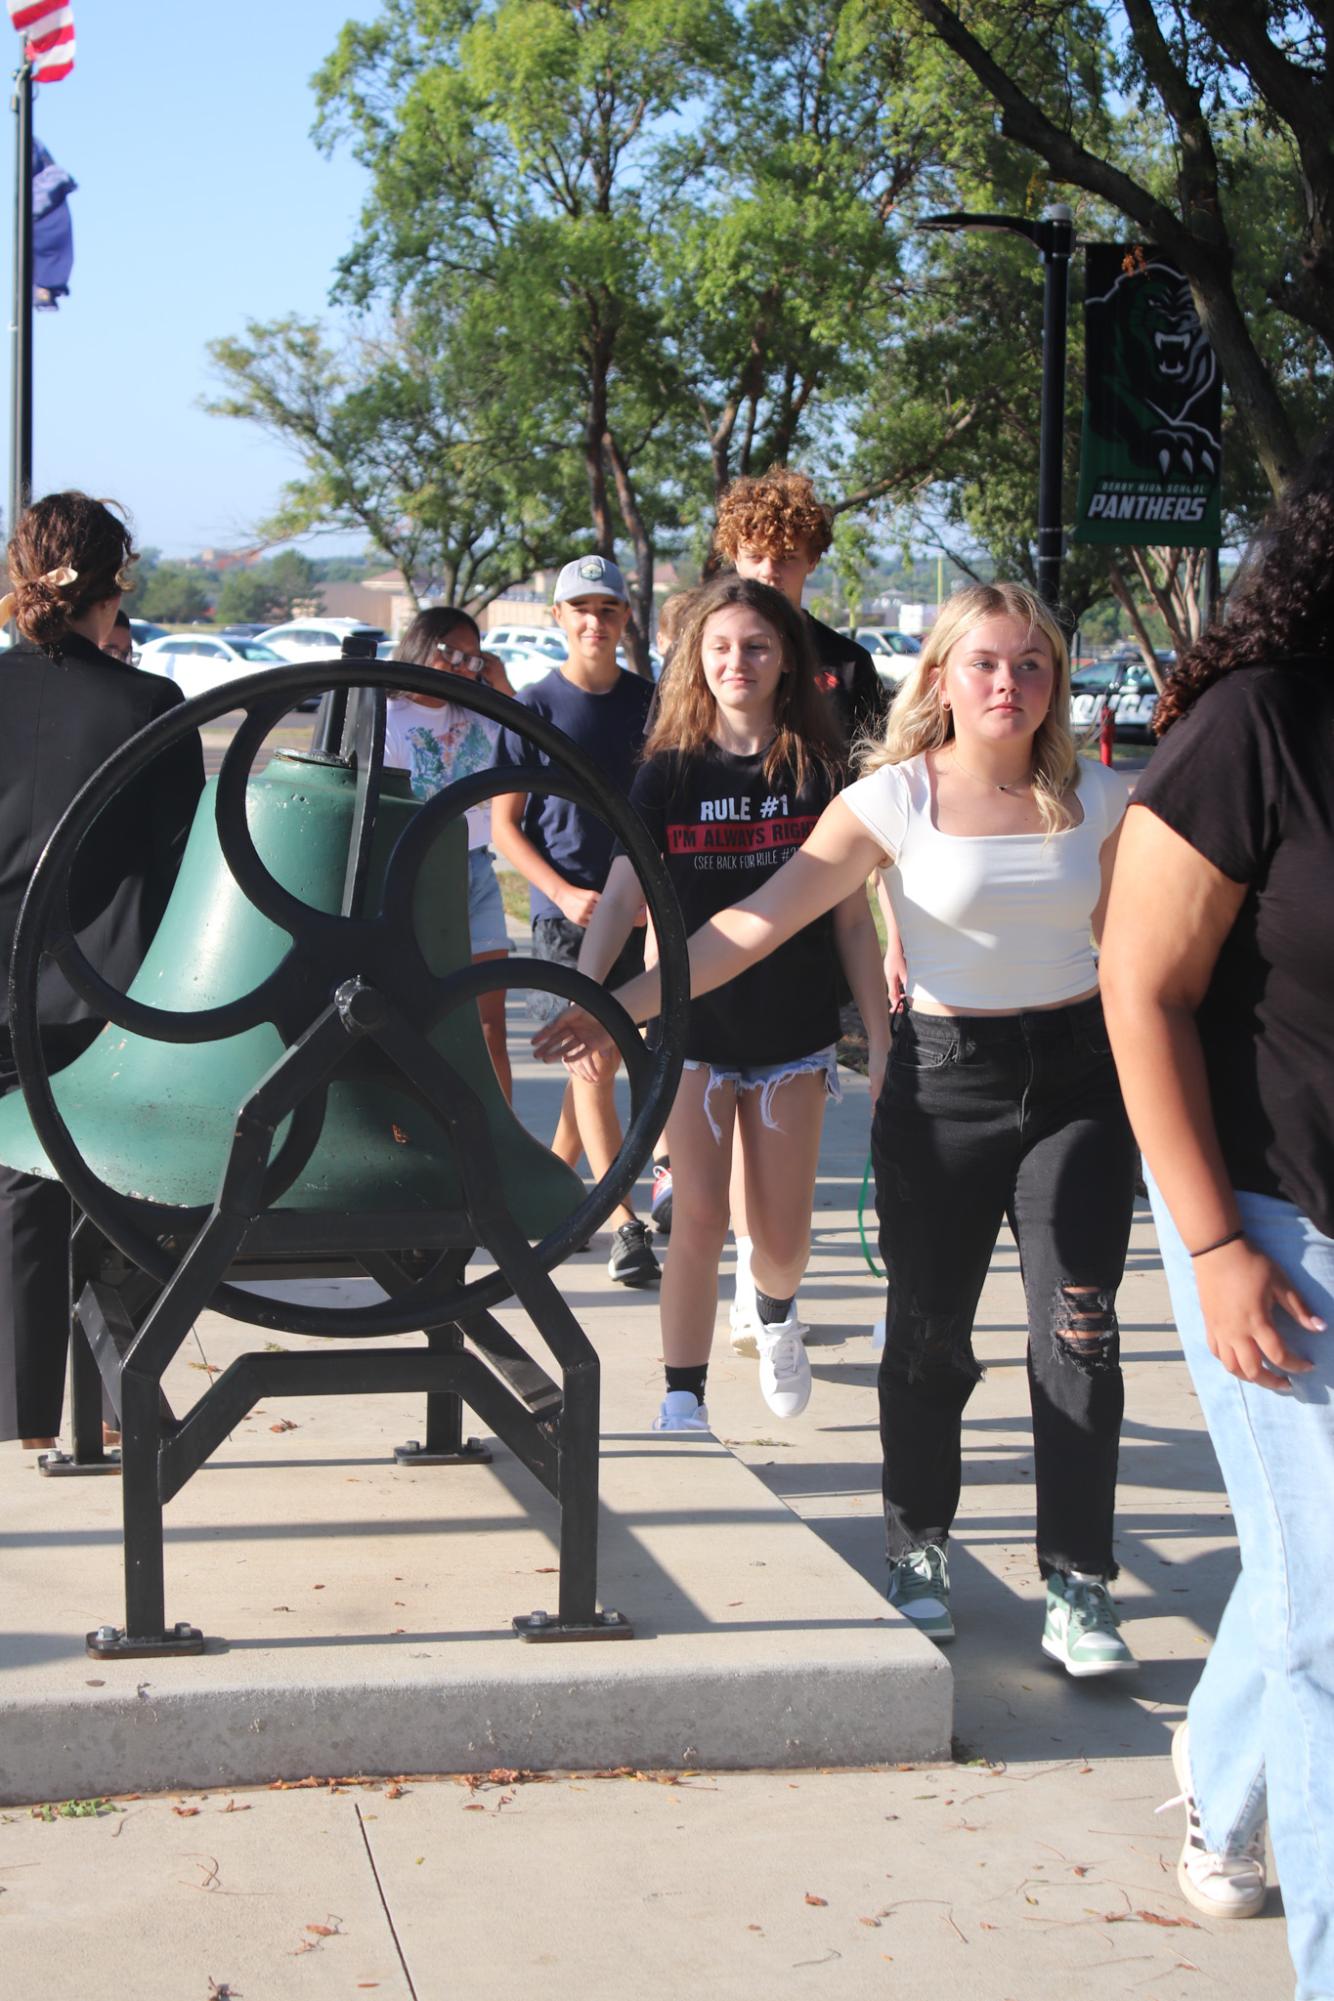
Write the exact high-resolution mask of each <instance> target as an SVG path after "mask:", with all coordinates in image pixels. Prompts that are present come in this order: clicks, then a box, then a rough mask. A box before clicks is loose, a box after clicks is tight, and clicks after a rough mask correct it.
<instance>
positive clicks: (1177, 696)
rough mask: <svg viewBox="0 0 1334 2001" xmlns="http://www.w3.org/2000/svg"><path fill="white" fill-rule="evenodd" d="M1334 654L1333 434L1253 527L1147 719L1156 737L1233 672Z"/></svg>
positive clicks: (1326, 438) (1318, 446)
mask: <svg viewBox="0 0 1334 2001" xmlns="http://www.w3.org/2000/svg"><path fill="white" fill-rule="evenodd" d="M1331 653H1334V430H1331V431H1330V432H1328V433H1327V434H1326V436H1325V437H1324V438H1322V439H1321V441H1320V443H1319V444H1318V445H1317V446H1316V448H1315V450H1314V451H1313V452H1312V453H1311V456H1310V457H1309V458H1308V459H1307V461H1306V463H1305V465H1304V466H1303V467H1302V469H1301V471H1300V472H1299V473H1297V475H1296V476H1295V477H1294V479H1293V480H1292V482H1291V484H1290V485H1289V486H1288V488H1287V490H1286V492H1285V493H1284V494H1283V496H1282V498H1281V499H1280V500H1278V501H1276V502H1275V503H1274V505H1273V506H1272V507H1271V508H1270V510H1269V512H1268V514H1267V515H1266V516H1265V519H1264V522H1263V524H1262V526H1261V528H1260V532H1259V534H1258V535H1257V536H1256V538H1255V540H1254V542H1253V543H1252V544H1251V547H1250V549H1249V550H1248V551H1247V554H1246V559H1245V561H1244V563H1243V564H1242V569H1241V574H1240V576H1239V577H1238V579H1237V581H1236V582H1235V583H1234V584H1233V586H1232V590H1231V592H1230V593H1229V595H1228V602H1227V619H1226V621H1225V622H1224V623H1223V624H1221V625H1212V626H1210V628H1209V630H1208V631H1207V632H1204V633H1202V634H1201V635H1200V637H1199V638H1198V639H1197V640H1196V642H1195V644H1194V645H1193V646H1192V647H1191V648H1190V650H1189V652H1187V653H1183V654H1182V656H1181V658H1180V660H1178V662H1177V664H1176V666H1175V667H1174V668H1173V669H1172V672H1171V673H1170V674H1169V676H1168V678H1167V682H1166V685H1165V686H1164V689H1163V694H1162V699H1161V700H1160V702H1159V704H1158V708H1157V711H1156V713H1155V715H1154V719H1153V727H1154V729H1155V730H1156V732H1157V734H1158V735H1159V736H1162V735H1164V734H1165V732H1166V731H1168V730H1170V729H1171V727H1172V725H1173V723H1177V722H1180V720H1181V718H1182V717H1183V716H1184V715H1185V714H1187V712H1188V711H1189V710H1190V709H1192V708H1193V707H1194V706H1195V704H1196V702H1198V701H1199V699H1200V696H1201V695H1202V694H1203V693H1204V691H1205V689H1206V688H1208V687H1211V686H1212V685H1213V683H1214V682H1215V681H1217V680H1219V679H1220V678H1221V676H1222V675H1224V674H1230V673H1231V672H1232V670H1233V669H1234V668H1235V667H1258V666H1261V665H1264V666H1277V665H1279V664H1280V663H1281V662H1282V661H1283V660H1285V659H1292V658H1295V657H1298V656H1302V655H1310V654H1317V655H1322V656H1325V657H1328V656H1329V655H1330V654H1331Z"/></svg>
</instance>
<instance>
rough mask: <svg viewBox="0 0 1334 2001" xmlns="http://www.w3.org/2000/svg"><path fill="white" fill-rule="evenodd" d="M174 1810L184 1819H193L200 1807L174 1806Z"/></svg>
mask: <svg viewBox="0 0 1334 2001" xmlns="http://www.w3.org/2000/svg"><path fill="white" fill-rule="evenodd" d="M172 1812H173V1813H175V1814H179V1815H180V1817H181V1819H182V1820H193V1819H194V1817H195V1815H196V1814H197V1813H198V1812H199V1808H198V1807H197V1806H174V1807H173V1808H172Z"/></svg>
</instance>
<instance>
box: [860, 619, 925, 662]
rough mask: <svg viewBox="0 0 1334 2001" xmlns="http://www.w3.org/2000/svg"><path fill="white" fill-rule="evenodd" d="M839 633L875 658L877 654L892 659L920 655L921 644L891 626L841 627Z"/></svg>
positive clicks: (912, 636)
mask: <svg viewBox="0 0 1334 2001" xmlns="http://www.w3.org/2000/svg"><path fill="white" fill-rule="evenodd" d="M839 631H840V632H841V633H842V634H843V637H844V638H845V639H855V640H856V642H857V644H858V645H859V646H864V647H865V648H866V650H867V652H868V653H869V654H870V655H871V656H872V658H874V657H875V655H876V654H877V653H887V654H890V655H891V656H893V657H896V658H897V657H899V656H901V655H903V654H911V653H920V652H921V650H922V642H921V640H920V639H919V638H918V637H917V635H916V633H913V632H900V631H899V629H898V627H897V626H893V625H858V626H855V627H854V626H850V625H841V626H840V627H839Z"/></svg>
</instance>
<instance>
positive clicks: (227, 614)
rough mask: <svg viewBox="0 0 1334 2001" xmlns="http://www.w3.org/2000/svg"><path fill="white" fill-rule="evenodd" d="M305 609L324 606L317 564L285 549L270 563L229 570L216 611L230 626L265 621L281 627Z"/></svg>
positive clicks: (294, 550)
mask: <svg viewBox="0 0 1334 2001" xmlns="http://www.w3.org/2000/svg"><path fill="white" fill-rule="evenodd" d="M302 606H304V607H306V608H307V609H310V610H318V609H319V607H320V591H319V585H318V583H317V582H316V580H315V565H314V564H313V563H312V562H311V560H310V558H309V556H303V555H302V554H301V553H300V551H299V550H296V549H285V550H284V551H283V553H282V554H281V555H280V556H273V557H270V559H269V560H268V562H265V563H255V564H253V565H252V566H251V567H250V568H249V569H244V570H240V569H237V570H228V572H227V574H226V576H225V577H224V578H223V580H222V588H221V589H220V590H219V592H218V602H217V605H216V607H215V609H216V613H217V616H218V618H220V619H222V620H223V621H224V622H227V623H230V622H231V621H233V620H254V619H262V620H263V621H264V623H265V624H266V625H278V624H280V623H281V622H282V621H283V620H284V619H289V618H291V617H292V616H293V614H294V613H295V612H296V611H297V610H298V609H299V608H300V607H302Z"/></svg>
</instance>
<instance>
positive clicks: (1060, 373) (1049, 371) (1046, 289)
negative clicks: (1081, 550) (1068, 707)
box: [917, 202, 1075, 608]
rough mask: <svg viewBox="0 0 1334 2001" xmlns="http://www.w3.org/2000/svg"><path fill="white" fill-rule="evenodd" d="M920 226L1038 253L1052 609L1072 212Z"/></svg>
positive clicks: (1045, 530)
mask: <svg viewBox="0 0 1334 2001" xmlns="http://www.w3.org/2000/svg"><path fill="white" fill-rule="evenodd" d="M917 227H918V228H919V229H1004V230H1009V231H1010V233H1011V234H1012V235H1015V236H1024V237H1027V239H1028V241H1029V242H1030V243H1031V244H1032V245H1033V246H1034V248H1035V249H1036V250H1037V251H1038V253H1039V255H1040V256H1041V258H1042V273H1043V285H1042V413H1041V431H1040V435H1039V440H1038V564H1037V569H1038V591H1039V593H1040V595H1041V596H1042V597H1044V598H1045V599H1046V600H1047V603H1048V604H1049V605H1051V606H1052V607H1053V608H1056V607H1059V604H1060V598H1061V557H1062V555H1063V553H1064V541H1065V531H1064V524H1063V522H1062V519H1061V467H1062V446H1063V444H1064V441H1065V340H1066V323H1067V309H1068V304H1069V297H1070V259H1071V258H1072V257H1073V255H1074V250H1075V224H1074V217H1073V216H1072V215H1071V213H1070V210H1069V209H1068V208H1067V207H1066V205H1065V203H1064V202H1057V203H1054V204H1053V206H1052V207H1051V208H1048V209H1044V211H1043V213H1042V216H1041V219H1040V220H1039V221H1037V222H1030V221H1029V220H1028V218H1027V217H1026V216H1018V215H965V214H952V215H931V216H927V217H926V218H925V219H924V220H923V221H921V222H919V223H918V225H917Z"/></svg>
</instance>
